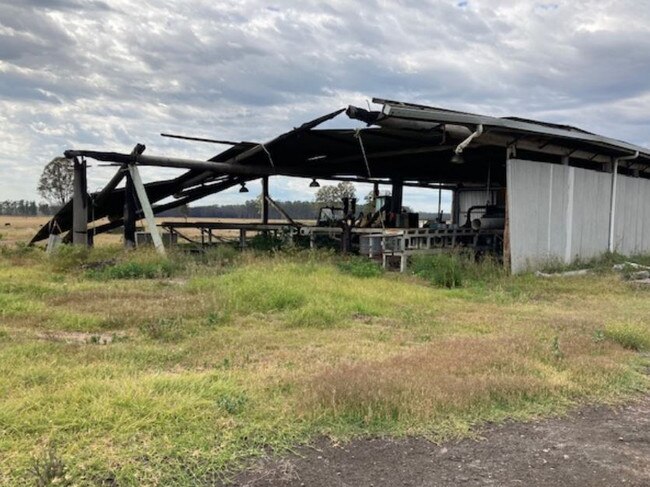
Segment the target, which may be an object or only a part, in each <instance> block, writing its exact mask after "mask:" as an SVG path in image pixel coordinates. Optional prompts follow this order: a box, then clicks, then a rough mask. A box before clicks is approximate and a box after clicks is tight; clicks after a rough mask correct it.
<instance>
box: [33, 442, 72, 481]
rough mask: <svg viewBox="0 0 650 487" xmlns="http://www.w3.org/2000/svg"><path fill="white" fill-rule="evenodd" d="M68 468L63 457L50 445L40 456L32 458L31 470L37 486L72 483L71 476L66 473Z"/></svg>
mask: <svg viewBox="0 0 650 487" xmlns="http://www.w3.org/2000/svg"><path fill="white" fill-rule="evenodd" d="M66 470H67V468H66V464H65V462H64V461H63V459H62V458H61V457H59V455H58V454H57V452H56V449H55V448H54V447H50V448H48V449H47V450H46V451H45V452H44V453H43V454H42V455H41V456H40V457H38V458H34V459H33V460H32V464H31V466H30V469H29V472H30V473H31V475H32V477H33V479H34V484H35V485H36V486H37V487H48V486H50V485H61V486H67V485H72V481H71V478H70V476H69V475H67V474H66Z"/></svg>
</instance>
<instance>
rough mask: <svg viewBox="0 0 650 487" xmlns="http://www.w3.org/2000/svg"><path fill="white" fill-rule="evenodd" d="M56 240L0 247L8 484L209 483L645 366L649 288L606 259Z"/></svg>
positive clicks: (590, 385)
mask: <svg viewBox="0 0 650 487" xmlns="http://www.w3.org/2000/svg"><path fill="white" fill-rule="evenodd" d="M63 252H64V253H63V254H60V255H56V256H53V257H50V258H48V257H46V256H44V255H42V254H41V253H39V252H37V251H30V252H26V251H23V250H22V249H21V250H20V251H16V252H13V251H12V252H6V253H4V254H3V255H2V257H0V310H2V312H1V313H0V319H1V320H2V321H0V485H12V486H13V485H16V486H23V485H24V486H31V485H39V484H38V482H39V481H40V480H39V479H46V480H45V481H43V482H42V485H47V482H51V480H52V479H53V478H56V479H57V480H56V483H53V485H102V482H104V485H110V483H109V482H112V481H115V482H117V484H118V485H120V486H124V485H127V486H128V485H181V486H183V485H187V486H194V485H211V484H212V483H214V481H215V480H216V479H219V478H222V477H223V476H224V475H227V473H228V472H230V471H232V470H233V469H236V468H238V467H240V466H241V465H243V464H245V462H246V461H247V460H248V459H250V458H251V457H254V456H257V455H262V454H264V453H265V452H268V451H277V452H283V451H287V450H288V449H290V448H291V447H292V446H295V445H296V444H299V443H303V442H308V441H310V439H313V438H316V437H318V436H321V435H328V436H330V437H332V438H336V439H341V440H345V439H346V438H350V437H353V436H356V435H395V436H401V435H407V434H418V435H425V436H427V437H431V438H433V439H436V440H442V439H448V438H455V437H462V436H464V435H467V434H469V432H470V430H471V428H472V427H473V426H474V425H476V424H480V423H482V422H485V421H502V420H505V419H508V418H515V419H526V418H531V417H534V416H538V415H544V414H553V413H558V412H561V411H564V410H565V409H566V408H568V407H570V406H572V405H575V404H577V403H580V402H582V401H607V402H610V401H620V400H623V399H625V398H628V397H631V396H632V395H634V394H637V393H639V392H640V391H645V390H647V387H648V385H649V384H648V379H647V377H646V376H645V375H644V373H643V368H644V366H647V362H648V361H647V358H644V357H645V356H644V355H641V354H639V353H638V351H641V352H644V351H647V350H648V345H649V336H650V335H649V334H650V331H649V330H650V323H649V318H648V317H650V299H649V298H650V291H649V290H647V289H641V288H638V287H631V286H629V285H628V284H627V283H626V282H625V281H624V280H622V279H621V278H620V276H618V275H616V274H613V273H611V272H605V271H603V272H601V273H598V274H595V275H592V276H589V277H586V278H585V277H580V278H564V279H538V278H535V277H534V276H532V275H523V276H516V277H510V276H506V275H505V274H503V272H502V271H500V270H499V269H498V268H497V266H496V265H495V264H494V263H491V262H489V261H484V262H483V263H480V264H479V265H478V266H474V265H473V264H470V263H469V262H468V261H464V260H460V259H462V257H460V256H454V257H453V259H457V260H454V261H453V262H452V263H450V262H448V261H440V260H438V259H424V260H422V261H417V262H415V263H414V266H413V269H415V275H413V274H412V273H410V274H405V275H400V274H397V273H383V272H381V271H380V270H379V269H378V268H377V267H376V266H375V265H374V264H372V263H368V262H366V261H362V260H359V259H343V258H339V257H336V256H333V255H332V254H329V253H315V254H312V253H293V254H287V253H275V254H273V255H269V254H258V253H253V252H251V253H247V254H244V255H239V254H235V253H233V252H232V251H231V250H227V249H224V250H216V251H214V252H213V253H211V254H209V255H203V256H196V257H190V256H185V255H175V254H172V255H171V256H170V258H169V259H161V258H160V257H158V256H157V255H155V254H154V253H152V252H149V251H145V252H131V253H125V252H123V251H121V250H119V249H98V250H96V251H91V252H86V251H83V252H82V251H76V250H64V251H63ZM65 252H68V253H65ZM441 262H442V264H443V265H454V266H458V269H459V272H460V276H461V278H460V280H455V279H454V280H452V281H449V280H448V279H446V278H443V279H441V280H440V281H439V280H438V277H436V276H438V275H439V272H440V271H438V270H436V264H438V263H441ZM166 269H167V270H166ZM446 272H447V271H444V272H442V275H443V277H444V275H446ZM449 282H452V284H453V286H448V283H449ZM106 337H108V338H109V339H107V338H106Z"/></svg>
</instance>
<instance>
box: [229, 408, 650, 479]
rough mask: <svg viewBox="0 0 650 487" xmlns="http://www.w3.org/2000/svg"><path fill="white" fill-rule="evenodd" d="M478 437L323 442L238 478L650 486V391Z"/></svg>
mask: <svg viewBox="0 0 650 487" xmlns="http://www.w3.org/2000/svg"><path fill="white" fill-rule="evenodd" d="M481 436H482V439H481V440H478V441H477V440H463V441H460V442H454V443H447V444H444V445H435V444H432V443H430V442H428V441H426V440H422V439H408V440H400V441H391V440H385V439H375V440H358V441H354V442H352V443H349V444H346V445H344V446H342V447H334V446H331V445H328V444H327V443H325V442H322V443H321V444H320V445H316V447H315V448H314V447H311V448H301V449H299V450H298V452H297V455H293V456H290V457H286V458H283V459H280V460H278V459H275V460H266V461H263V462H260V463H258V464H257V465H255V466H253V467H252V468H251V469H250V470H248V471H246V472H244V473H242V474H240V475H239V476H238V477H236V478H235V481H234V484H231V485H236V486H241V487H244V486H246V487H266V486H309V487H343V486H346V487H347V486H350V487H352V486H354V487H357V486H374V487H378V486H421V487H424V486H457V485H461V486H485V485H493V486H554V487H560V486H562V487H564V486H576V487H577V486H580V487H587V486H588V487H599V486H608V487H609V486H615V485H616V486H618V485H624V486H650V396H649V397H646V398H644V399H643V400H641V401H639V402H637V403H634V404H632V405H629V406H626V407H622V408H616V409H611V408H607V407H602V406H600V407H589V408H583V409H581V410H579V411H576V412H574V413H572V414H571V415H569V416H568V417H564V418H555V419H550V420H545V421H539V422H533V423H524V424H522V423H507V424H505V425H500V426H495V427H490V428H487V429H485V430H484V431H483V432H482V435H481Z"/></svg>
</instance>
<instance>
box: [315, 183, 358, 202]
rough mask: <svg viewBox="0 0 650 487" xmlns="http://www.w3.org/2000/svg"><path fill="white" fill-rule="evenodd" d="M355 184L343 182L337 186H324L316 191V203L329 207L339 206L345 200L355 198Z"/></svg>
mask: <svg viewBox="0 0 650 487" xmlns="http://www.w3.org/2000/svg"><path fill="white" fill-rule="evenodd" d="M355 196H356V190H355V189H354V184H352V183H350V182H348V181H342V182H340V183H339V184H337V185H335V186H334V185H329V186H322V187H321V188H319V189H318V191H316V202H317V203H321V204H323V205H327V206H339V205H341V200H342V199H343V198H354V197H355Z"/></svg>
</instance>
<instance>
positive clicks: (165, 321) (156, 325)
mask: <svg viewBox="0 0 650 487" xmlns="http://www.w3.org/2000/svg"><path fill="white" fill-rule="evenodd" d="M140 331H141V332H142V333H144V334H145V335H146V336H148V337H149V338H151V339H153V340H159V341H163V342H173V341H176V340H179V339H180V338H182V337H183V336H184V334H185V331H184V326H183V320H182V319H181V318H160V319H157V320H153V321H148V322H146V323H143V324H141V325H140Z"/></svg>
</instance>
